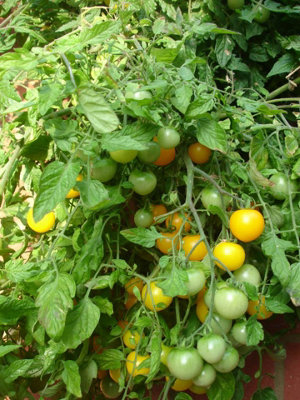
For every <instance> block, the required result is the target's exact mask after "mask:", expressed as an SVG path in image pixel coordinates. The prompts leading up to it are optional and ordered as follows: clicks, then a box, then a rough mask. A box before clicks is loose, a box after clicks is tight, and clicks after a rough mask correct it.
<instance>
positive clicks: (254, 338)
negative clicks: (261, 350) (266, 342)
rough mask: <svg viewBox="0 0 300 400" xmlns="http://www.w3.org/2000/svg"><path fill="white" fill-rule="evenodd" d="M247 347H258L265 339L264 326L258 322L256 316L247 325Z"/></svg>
mask: <svg viewBox="0 0 300 400" xmlns="http://www.w3.org/2000/svg"><path fill="white" fill-rule="evenodd" d="M246 332H247V345H248V346H256V345H257V344H258V343H259V342H260V341H261V340H263V338H264V329H263V327H262V324H261V323H260V322H258V321H257V319H256V317H255V315H253V316H252V317H250V318H249V319H248V321H247V324H246Z"/></svg>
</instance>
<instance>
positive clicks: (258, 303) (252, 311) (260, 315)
mask: <svg viewBox="0 0 300 400" xmlns="http://www.w3.org/2000/svg"><path fill="white" fill-rule="evenodd" d="M247 312H248V314H249V315H256V318H257V319H268V318H270V317H271V316H272V315H273V313H272V311H269V310H268V309H267V307H266V298H265V296H264V295H261V296H260V298H259V299H258V300H250V301H249V306H248V310H247Z"/></svg>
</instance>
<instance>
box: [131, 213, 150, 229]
mask: <svg viewBox="0 0 300 400" xmlns="http://www.w3.org/2000/svg"><path fill="white" fill-rule="evenodd" d="M134 223H135V224H136V226H138V227H142V228H148V227H149V226H150V225H152V223H153V215H152V213H151V211H148V210H144V209H140V210H137V212H136V213H135V214H134Z"/></svg>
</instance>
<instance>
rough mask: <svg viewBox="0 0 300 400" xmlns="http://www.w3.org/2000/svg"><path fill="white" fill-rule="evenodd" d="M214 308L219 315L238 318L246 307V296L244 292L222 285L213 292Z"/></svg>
mask: <svg viewBox="0 0 300 400" xmlns="http://www.w3.org/2000/svg"><path fill="white" fill-rule="evenodd" d="M214 300H215V302H214V305H215V308H216V311H217V313H218V314H220V315H221V317H224V318H227V319H238V318H240V317H242V316H243V315H244V314H245V312H246V311H247V308H248V298H247V296H246V295H245V293H244V292H242V291H241V290H240V289H236V288H234V287H224V288H221V289H218V290H217V291H216V293H215V299H214Z"/></svg>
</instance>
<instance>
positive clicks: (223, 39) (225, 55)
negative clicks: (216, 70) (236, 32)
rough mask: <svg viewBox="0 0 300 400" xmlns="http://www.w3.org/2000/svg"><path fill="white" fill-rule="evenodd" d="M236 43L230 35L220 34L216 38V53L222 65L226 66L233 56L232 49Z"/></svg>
mask: <svg viewBox="0 0 300 400" xmlns="http://www.w3.org/2000/svg"><path fill="white" fill-rule="evenodd" d="M234 46H235V43H234V41H233V39H232V38H231V37H230V36H227V35H224V36H219V37H217V39H216V45H215V54H216V57H217V61H218V63H219V65H220V67H222V68H224V67H226V65H227V63H228V62H229V60H230V59H231V57H232V50H233V49H234Z"/></svg>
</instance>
